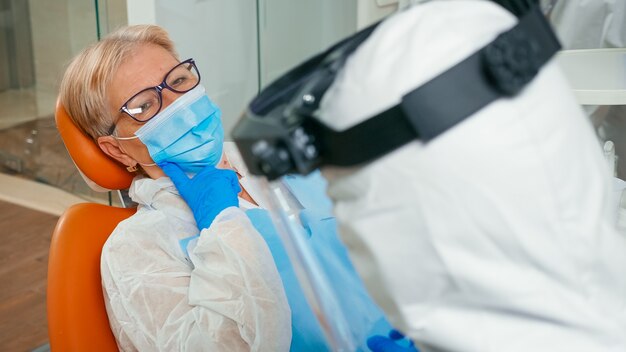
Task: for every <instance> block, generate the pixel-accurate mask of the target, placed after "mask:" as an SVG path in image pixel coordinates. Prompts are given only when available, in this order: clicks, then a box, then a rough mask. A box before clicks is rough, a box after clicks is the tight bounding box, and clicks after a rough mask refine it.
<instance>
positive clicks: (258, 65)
mask: <svg viewBox="0 0 626 352" xmlns="http://www.w3.org/2000/svg"><path fill="white" fill-rule="evenodd" d="M377 1H381V0H258V1H253V0H177V1H172V0H128V1H127V7H128V22H129V24H139V23H152V24H158V25H160V26H163V27H164V28H165V29H167V31H168V32H169V33H170V35H171V37H172V39H173V40H174V42H175V43H176V46H177V49H178V52H179V54H180V58H181V59H186V58H189V57H193V58H194V59H196V61H197V63H198V68H199V70H200V74H201V75H202V83H203V84H204V86H205V87H206V88H207V91H208V94H209V96H210V97H211V98H212V99H213V100H214V101H215V102H216V103H217V104H218V105H219V106H220V107H221V108H222V111H223V123H224V128H225V130H226V133H227V135H228V133H229V131H230V130H231V129H232V127H233V125H234V124H235V122H236V121H237V120H238V119H239V117H240V115H241V113H242V112H243V111H244V109H245V108H246V106H247V104H248V103H249V102H250V100H251V99H252V98H253V97H254V96H255V95H256V93H257V92H258V89H259V87H260V86H264V85H266V84H268V83H270V82H271V81H272V80H273V79H275V78H277V77H278V76H280V75H281V74H282V73H284V72H285V71H287V70H288V69H290V68H291V67H293V66H294V65H296V64H298V63H300V62H302V61H303V60H305V59H306V58H308V57H310V56H311V55H313V54H315V53H317V52H319V51H321V50H323V49H325V48H327V47H328V46H329V45H331V44H332V43H334V42H336V41H338V40H339V39H341V38H344V37H346V36H348V35H350V34H352V33H354V32H355V31H356V30H357V28H359V26H362V25H364V24H367V23H371V22H374V21H375V20H378V19H380V18H382V17H384V16H386V15H388V14H389V13H392V12H393V11H395V8H396V7H397V5H396V4H392V5H385V6H381V5H379V4H377ZM382 1H387V0H382ZM257 3H258V6H259V8H258V9H257ZM257 19H258V22H257ZM259 43H260V47H259V46H258V44H259ZM227 138H228V137H227Z"/></svg>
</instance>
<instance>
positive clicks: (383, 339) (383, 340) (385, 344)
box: [367, 329, 419, 352]
mask: <svg viewBox="0 0 626 352" xmlns="http://www.w3.org/2000/svg"><path fill="white" fill-rule="evenodd" d="M367 347H369V349H370V350H372V352H418V351H419V350H418V349H417V348H415V345H414V344H413V341H411V340H409V339H407V338H406V337H404V335H402V333H400V332H399V331H398V330H395V329H393V330H391V331H389V336H381V335H376V336H372V337H370V338H368V339H367Z"/></svg>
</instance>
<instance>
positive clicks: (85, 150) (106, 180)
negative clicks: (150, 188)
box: [55, 102, 135, 190]
mask: <svg viewBox="0 0 626 352" xmlns="http://www.w3.org/2000/svg"><path fill="white" fill-rule="evenodd" d="M55 119H56V124H57V129H58V130H59V133H60V134H61V138H62V139H63V143H65V148H67V151H68V152H69V153H70V156H71V157H72V160H73V161H74V164H76V167H78V169H79V170H80V171H81V172H82V173H83V174H84V175H85V176H86V177H87V178H89V179H90V180H91V181H93V182H95V183H96V184H98V185H99V186H100V187H103V188H106V189H111V190H117V189H127V188H128V187H130V183H131V181H132V180H133V177H134V176H135V175H134V174H132V173H130V172H128V171H126V168H125V167H124V166H123V165H122V164H120V163H118V162H116V161H115V160H113V159H111V158H109V157H108V156H107V155H106V154H104V152H102V150H101V149H100V147H98V145H97V144H96V143H95V142H94V141H93V140H92V139H91V138H90V137H89V136H87V135H85V134H84V133H83V132H82V131H81V130H80V129H79V128H78V127H77V126H76V125H74V123H73V122H72V120H71V119H70V116H69V115H68V114H67V112H66V111H65V108H64V107H63V105H62V104H61V103H60V102H57V106H56V112H55Z"/></svg>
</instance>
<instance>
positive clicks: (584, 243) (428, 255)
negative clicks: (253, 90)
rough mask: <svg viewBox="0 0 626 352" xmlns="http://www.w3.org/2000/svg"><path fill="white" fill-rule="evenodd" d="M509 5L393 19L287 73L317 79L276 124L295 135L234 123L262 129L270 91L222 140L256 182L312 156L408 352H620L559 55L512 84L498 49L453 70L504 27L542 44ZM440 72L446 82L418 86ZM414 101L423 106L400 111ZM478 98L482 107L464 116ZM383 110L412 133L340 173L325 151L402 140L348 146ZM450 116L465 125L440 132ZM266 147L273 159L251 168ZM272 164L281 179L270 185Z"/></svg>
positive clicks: (589, 183)
mask: <svg viewBox="0 0 626 352" xmlns="http://www.w3.org/2000/svg"><path fill="white" fill-rule="evenodd" d="M501 3H506V2H505V1H501ZM508 3H513V5H512V6H510V7H508V9H509V10H511V8H512V9H513V11H507V9H505V8H504V7H502V6H498V4H496V3H495V2H491V1H467V0H466V1H454V0H451V1H431V2H427V3H425V4H422V5H417V6H414V7H411V8H409V9H407V10H405V11H403V12H401V13H398V14H396V15H394V16H392V17H391V18H389V19H387V20H385V21H384V22H382V23H381V24H379V25H378V26H377V27H376V28H374V29H373V30H371V31H370V33H369V34H368V35H367V38H366V39H365V40H363V41H362V42H361V43H360V44H359V45H358V47H356V48H355V49H354V50H353V51H352V52H351V53H350V55H349V56H347V58H346V60H345V63H342V64H339V65H334V64H335V63H336V62H332V61H324V60H319V61H315V60H313V61H309V62H308V66H307V65H304V66H302V67H301V69H302V70H304V69H307V67H310V66H311V65H313V64H314V63H316V62H317V63H319V66H323V65H326V64H327V63H328V65H327V66H328V67H330V70H329V71H328V72H331V73H332V75H333V77H332V79H331V80H330V83H329V84H328V85H327V86H326V90H325V93H324V94H323V96H322V98H321V101H318V102H316V103H318V104H319V105H318V106H315V107H314V108H311V109H309V110H307V108H310V107H307V106H304V107H296V108H294V107H293V105H292V106H291V107H290V109H284V110H281V113H280V114H279V115H280V116H279V117H276V119H277V121H278V120H280V121H283V122H287V124H289V123H294V122H293V121H296V122H295V123H294V124H300V125H299V126H298V127H297V128H295V129H294V130H293V131H295V132H294V133H289V134H286V136H287V137H284V139H283V140H281V143H278V144H275V145H272V141H273V140H272V139H271V138H276V137H275V136H276V135H278V134H279V133H277V132H275V133H274V134H273V135H270V134H269V133H267V134H266V135H262V133H263V132H262V129H260V128H257V129H256V130H254V129H251V128H248V127H247V125H246V124H252V123H257V122H258V121H262V123H266V124H269V123H271V118H272V114H273V113H274V112H275V111H277V110H276V109H278V108H276V109H274V110H272V107H271V106H270V104H276V103H275V102H274V101H270V100H269V99H266V102H268V103H267V104H266V105H263V104H261V102H260V100H263V99H265V98H267V97H268V94H269V93H268V92H270V91H271V90H272V89H274V90H275V91H276V89H277V88H276V87H277V86H274V87H272V86H270V87H268V90H266V92H262V93H261V95H260V96H259V97H257V100H255V101H254V102H253V103H252V104H251V108H250V111H249V114H248V117H247V118H244V119H243V120H242V121H240V124H239V125H238V126H237V127H236V128H235V130H234V133H233V136H234V138H235V142H236V143H237V144H238V146H239V147H240V149H241V150H242V154H243V156H244V159H247V162H248V166H249V167H250V168H251V169H253V168H254V165H258V164H259V160H261V162H260V165H261V167H258V169H259V170H257V171H256V172H258V173H261V174H266V175H268V177H269V178H270V179H272V178H276V177H278V176H280V175H281V174H284V171H285V170H287V172H294V171H296V172H303V173H306V172H308V170H307V169H306V166H302V165H305V164H306V163H305V162H303V160H308V159H306V158H307V157H310V160H316V161H315V162H317V164H316V165H314V166H321V169H322V172H323V174H324V175H325V177H326V178H327V180H328V188H327V192H328V194H329V196H330V197H331V199H332V200H333V203H334V215H335V216H336V218H337V222H338V226H339V232H340V235H341V239H342V240H343V242H344V244H345V245H346V246H347V248H348V252H349V255H350V258H351V260H352V261H353V263H354V265H355V268H356V269H357V271H358V272H359V274H360V276H361V277H362V278H363V280H364V282H365V285H366V287H367V289H368V291H369V292H370V294H371V295H372V296H373V298H374V300H375V301H376V302H377V303H378V305H379V306H380V307H381V308H382V309H383V310H384V312H385V314H386V316H387V317H388V318H389V320H390V322H391V324H392V325H393V326H395V327H397V328H398V329H399V330H400V331H401V332H402V333H404V334H405V335H406V336H407V337H409V338H410V339H412V340H413V341H415V343H416V344H417V345H418V347H419V348H420V350H423V351H481V352H484V351H524V352H527V351H568V352H571V351H585V352H589V351H625V350H626V239H625V238H624V237H622V236H621V235H620V234H619V233H618V232H617V231H616V229H615V228H614V226H613V219H611V217H612V214H613V212H612V211H611V208H610V199H609V198H610V192H611V187H610V175H608V172H607V170H606V166H605V162H604V160H603V157H602V154H601V150H600V145H599V142H598V140H597V139H596V137H595V135H594V132H593V129H592V126H591V124H590V121H588V119H587V118H586V117H585V116H584V114H583V112H582V111H581V108H580V106H579V105H578V104H577V103H576V101H575V100H574V97H573V94H572V93H571V92H570V88H569V87H568V84H567V81H566V80H565V77H564V76H563V74H562V72H561V70H560V69H559V67H558V66H557V64H556V62H555V60H554V59H553V56H552V55H553V54H554V52H556V50H557V49H558V45H557V48H552V49H551V54H550V55H543V56H542V54H539V55H538V56H539V57H540V59H539V61H540V62H541V64H538V65H536V66H535V68H536V70H535V71H534V72H532V74H531V75H530V76H529V77H527V78H522V79H521V81H519V82H514V81H515V80H517V79H518V78H519V77H518V76H516V75H513V76H508V77H507V76H506V72H505V74H504V75H499V74H498V72H497V70H498V69H497V68H496V69H495V70H492V67H493V66H497V65H493V62H494V61H493V60H495V61H497V60H499V59H500V58H501V57H502V56H506V55H507V54H506V50H505V54H504V55H499V54H494V55H492V56H490V55H489V53H487V55H486V56H487V64H486V65H487V66H488V67H487V68H485V66H481V64H476V65H475V66H472V65H473V64H474V63H472V62H470V61H471V59H472V58H474V57H475V54H476V53H479V54H480V53H482V54H484V52H485V51H489V50H490V48H491V49H493V47H494V46H493V45H491V44H490V43H496V45H495V47H498V43H497V42H498V39H497V38H500V37H499V36H500V35H501V34H502V33H504V32H507V31H513V29H515V28H517V27H521V28H522V29H521V30H520V31H522V32H525V33H530V34H531V36H532V35H533V31H537V30H539V31H540V33H539V34H538V35H535V37H533V38H534V39H538V40H539V41H538V42H539V43H540V45H539V46H542V45H543V44H541V43H542V42H541V40H543V39H542V38H545V36H544V35H543V34H545V33H547V34H549V35H552V34H550V33H551V30H549V27H548V26H546V27H545V28H544V27H542V26H543V22H541V20H538V18H540V17H539V16H535V17H534V19H533V20H532V21H535V20H537V21H539V22H536V23H539V24H534V25H530V26H527V24H528V23H526V24H524V23H523V22H524V21H527V20H528V18H526V17H524V16H517V17H519V18H516V16H514V15H513V14H512V12H513V13H515V11H516V10H519V8H520V6H521V7H524V6H526V5H528V4H529V3H530V4H532V3H534V2H533V1H509V2H508ZM520 4H521V5H520ZM536 8H537V6H536V5H534V7H533V6H531V12H532V11H535V12H536V11H537V9H536ZM518 12H519V13H520V14H521V15H523V14H524V11H518ZM525 26H526V27H525ZM539 28H543V29H539ZM541 30H543V31H545V32H541ZM520 31H518V32H517V33H513V35H512V37H513V39H511V41H512V42H513V44H514V45H513V48H519V47H522V46H523V45H525V44H523V43H531V44H529V45H528V46H527V48H529V49H528V50H529V52H534V51H536V50H539V52H541V49H536V48H537V46H535V44H534V43H535V42H531V41H530V40H527V38H526V37H522V38H524V39H522V40H521V41H517V42H516V41H515V40H516V39H515V38H516V37H517V38H520V36H519V32H520ZM513 32H515V31H513ZM534 34H537V32H534ZM533 38H531V39H533ZM505 44H506V43H505ZM548 46H549V45H548ZM553 46H554V45H553ZM344 47H345V46H344ZM486 47H489V48H488V49H484V48H486ZM543 47H545V45H543ZM517 54H519V51H515V49H514V51H513V54H512V55H510V57H509V58H508V59H505V61H506V60H509V59H510V61H507V62H513V63H515V62H516V60H518V56H516V55H517ZM522 54H524V53H522ZM331 56H332V55H328V57H331ZM483 56H484V55H483ZM522 56H523V55H522ZM333 57H334V56H333ZM489 60H492V61H489ZM329 62H330V63H329ZM482 65H484V62H483V64H482ZM504 65H505V66H506V65H508V63H505V64H504ZM530 66H532V65H530ZM485 70H487V71H488V72H487V73H486V74H485ZM505 71H506V70H505ZM522 71H523V70H522ZM530 71H533V70H532V69H530ZM298 72H302V71H297V70H296V71H293V72H292V74H294V75H295V74H298ZM459 72H462V74H459ZM494 72H495V74H494ZM474 73H476V74H474ZM314 76H315V75H309V76H307V77H314ZM485 76H486V77H487V78H483V77H485ZM522 76H523V74H522ZM325 77H326V78H328V76H325ZM441 77H444V78H446V79H447V81H445V82H444V83H442V84H440V85H439V86H438V88H439V89H433V84H432V82H433V81H435V79H436V78H441ZM450 77H452V79H448V78H450ZM326 78H324V77H323V78H321V79H320V81H324V79H326ZM288 79H289V77H288V76H286V78H285V79H284V80H283V81H281V82H279V83H284V82H285V80H288ZM307 79H308V78H307ZM311 80H312V79H311ZM293 81H294V82H296V81H297V80H295V79H294V80H293ZM439 82H441V81H439ZM494 82H495V83H494ZM511 82H513V83H511ZM520 82H521V83H520ZM508 84H512V86H513V87H511V86H507V85H508ZM317 87H319V85H318V86H317ZM494 87H495V88H494ZM422 88H423V89H422ZM304 89H307V87H305V88H304ZM420 89H422V91H419V90H420ZM275 91H274V92H270V93H275ZM310 92H312V93H311V94H310V95H309V94H303V95H300V96H299V97H302V100H304V101H305V103H310V102H312V101H314V100H315V99H314V98H316V97H317V96H316V95H315V94H316V92H317V91H316V90H315V89H311V90H310ZM415 92H417V93H416V95H417V96H420V94H421V96H422V97H426V98H428V99H421V100H420V99H413V98H412V97H411V95H412V94H413V93H415ZM433 92H436V94H434V93H433ZM264 93H268V94H265V95H264ZM483 93H484V94H483ZM481 94H483V96H481ZM490 94H491V95H490ZM269 95H272V96H274V97H277V96H278V95H276V94H269ZM484 96H491V98H489V99H485V100H484V103H481V104H479V105H480V106H477V107H475V109H473V110H472V109H471V108H467V109H466V107H468V106H472V104H474V103H475V102H476V101H478V100H480V99H481V98H482V97H484ZM299 97H298V98H299ZM277 99H279V98H277ZM396 106H401V108H402V111H403V112H404V114H405V115H407V116H411V117H410V119H412V120H411V121H412V122H415V123H414V124H413V125H411V127H413V128H415V130H416V131H417V132H410V133H414V134H415V138H412V139H411V140H410V141H408V142H406V143H399V145H397V146H392V147H390V148H389V149H390V150H389V151H386V152H385V153H382V154H379V155H376V156H375V157H372V158H369V159H368V160H365V158H362V159H361V160H358V162H355V163H352V165H349V164H350V163H349V162H346V160H347V159H348V158H349V156H346V155H345V154H341V151H342V148H343V149H348V150H351V153H354V154H356V153H357V152H361V150H362V149H367V148H369V147H372V146H373V147H372V148H375V147H376V146H377V145H389V144H390V143H388V142H389V141H393V140H394V139H400V138H404V136H405V135H406V134H407V133H409V132H406V131H407V130H409V129H411V128H409V127H397V126H401V125H400V124H397V126H396V127H393V128H387V129H385V128H384V127H385V126H386V125H385V124H386V122H385V123H381V124H380V125H378V128H377V129H372V130H371V131H374V132H373V133H360V134H359V133H352V134H350V133H351V132H353V131H355V130H356V129H358V128H360V127H363V126H365V124H366V123H368V122H371V121H373V120H374V119H375V118H374V117H373V116H376V118H380V117H381V116H383V115H393V114H394V111H396V110H394V109H395V108H394V107H396ZM298 109H300V110H298ZM312 110H314V111H313V112H311V111H312ZM294 111H296V113H297V114H300V115H298V116H296V115H294V113H293V112H294ZM298 111H300V112H298ZM442 111H443V113H442ZM458 111H462V112H467V113H466V114H465V115H463V116H461V118H459V119H457V121H455V122H454V123H448V122H447V121H446V118H448V117H449V116H450V115H451V114H452V115H453V114H454V113H456V112H458ZM290 114H291V115H290ZM307 114H308V115H307ZM253 115H254V116H253ZM396 115H397V114H396ZM259 116H261V118H259ZM285 116H287V117H289V118H290V119H283V117H285ZM294 116H295V117H296V118H294ZM302 116H304V117H302ZM433 116H434V118H433ZM297 117H302V118H301V119H300V120H298V118H297ZM385 118H386V116H383V118H382V119H378V120H382V121H390V120H391V118H390V119H385ZM428 119H431V120H428ZM395 121H396V120H394V123H395ZM424 121H426V122H424ZM284 125H285V124H282V125H281V124H278V123H277V124H276V125H275V126H276V127H275V129H274V130H273V131H276V130H277V128H280V126H284ZM433 125H434V126H439V127H441V128H439V129H438V128H432V126H433ZM442 126H443V127H442ZM364 129H365V128H363V129H361V130H360V131H361V132H362V131H363V130H364ZM268 130H269V129H268ZM259 131H261V132H259ZM376 131H380V132H376ZM344 132H345V133H344ZM341 133H344V135H350V136H351V137H352V139H349V140H348V139H343V140H342V139H341V138H342V135H341ZM254 134H256V137H254ZM250 135H252V136H253V138H249V137H250ZM292 136H298V139H297V140H295V139H294V140H295V142H293V143H292V144H289V143H291V141H292V140H291V139H289V138H291V137H292ZM255 138H256V140H255ZM250 140H252V142H250ZM311 141H313V142H311ZM337 141H343V142H345V143H343V144H341V143H338V142H337ZM364 141H366V142H367V143H366V142H364ZM307 143H312V144H310V145H309V144H307ZM315 143H317V144H315ZM359 143H362V144H359ZM391 144H393V143H391ZM302 145H304V146H306V147H303V148H302V150H303V151H304V152H302V153H301V154H298V152H297V150H298V147H299V146H302ZM354 145H359V146H360V147H358V148H357V147H354V148H353V146H354ZM285 146H286V147H285ZM308 146H311V148H307V147H308ZM273 147H275V148H284V149H282V150H281V152H280V153H276V154H275V155H276V158H274V159H272V158H266V159H263V157H264V155H265V154H263V153H266V154H267V155H269V154H271V152H272V148H273ZM340 147H341V148H340ZM316 148H317V149H316ZM381 148H382V147H381ZM352 151H353V152H352ZM286 154H289V162H292V163H293V164H294V165H295V166H293V167H292V169H289V167H285V168H284V169H280V168H278V167H277V168H276V169H274V171H276V170H278V171H276V172H274V173H273V174H272V172H273V171H271V170H270V169H271V168H272V166H273V165H274V166H275V165H278V164H280V162H283V161H285V160H287V158H282V155H286ZM374 154H375V153H374ZM316 158H317V159H316ZM342 158H343V159H342ZM355 159H356V157H355ZM320 160H321V161H320ZM255 163H257V164H255ZM272 163H274V164H272ZM313 164H314V163H313ZM252 171H253V172H255V171H254V170H252Z"/></svg>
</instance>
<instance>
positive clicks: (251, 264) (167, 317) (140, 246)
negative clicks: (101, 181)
mask: <svg viewBox="0 0 626 352" xmlns="http://www.w3.org/2000/svg"><path fill="white" fill-rule="evenodd" d="M136 216H139V217H141V216H142V214H137V215H136ZM147 216H149V217H154V216H155V214H154V212H153V214H149V215H147ZM157 217H158V216H157ZM142 223H145V224H146V225H147V224H151V226H150V227H149V228H146V229H145V230H141V227H140V226H136V225H138V224H139V225H140V224H142ZM134 225H135V226H132V228H133V229H134V230H137V231H139V232H140V233H139V234H136V233H135V234H133V235H132V236H130V234H129V233H128V230H129V229H128V228H127V227H126V226H119V227H118V229H117V230H116V231H117V232H118V233H117V234H116V233H114V235H116V236H114V238H113V240H112V241H111V240H110V241H109V242H107V245H105V249H104V250H103V255H102V265H101V271H102V278H103V285H104V293H105V303H106V304H107V312H108V314H109V320H110V324H111V327H112V329H113V332H114V334H115V336H116V338H117V341H118V345H119V347H120V349H121V350H124V351H126V350H131V351H132V350H139V351H148V350H150V351H287V350H288V349H289V344H290V341H291V318H290V310H289V306H288V303H287V299H286V296H285V293H284V291H283V288H282V283H281V281H280V277H279V275H278V272H277V269H276V267H275V265H274V263H273V261H272V256H271V254H270V252H269V249H268V248H267V246H266V245H265V243H264V242H263V240H262V238H261V237H260V235H259V234H258V232H257V231H256V230H255V229H254V228H253V227H252V225H251V223H250V221H249V220H248V218H247V217H246V215H245V213H244V212H242V211H241V210H239V209H238V208H234V207H231V208H227V209H225V210H224V211H222V213H220V214H219V215H218V217H217V218H216V219H215V221H214V222H213V224H212V225H211V227H210V228H208V229H205V230H203V231H202V232H201V234H200V237H199V239H198V241H197V243H196V246H195V248H193V250H192V251H191V252H190V257H191V259H192V261H193V263H194V268H193V269H192V268H190V267H189V266H188V265H187V264H186V263H185V262H184V261H182V260H180V258H177V257H176V256H175V255H172V254H171V252H168V251H167V249H168V248H169V247H168V246H174V245H175V242H172V241H170V242H169V244H168V241H159V240H158V238H159V236H160V235H161V233H162V232H164V231H167V230H170V231H171V230H175V229H172V228H168V225H169V226H171V224H169V223H168V222H167V221H164V222H159V219H158V218H157V219H135V221H134ZM159 225H161V226H159ZM150 230H152V231H150ZM142 231H144V232H146V231H147V232H153V233H152V234H151V235H152V236H153V238H152V241H150V239H149V237H148V236H147V235H149V233H146V236H142V233H141V232H142ZM112 237H113V235H112ZM124 237H126V238H124ZM155 238H157V239H156V240H155ZM155 242H156V243H157V245H154V243H155ZM107 246H108V247H109V248H108V249H107V248H106V247H107Z"/></svg>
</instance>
